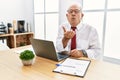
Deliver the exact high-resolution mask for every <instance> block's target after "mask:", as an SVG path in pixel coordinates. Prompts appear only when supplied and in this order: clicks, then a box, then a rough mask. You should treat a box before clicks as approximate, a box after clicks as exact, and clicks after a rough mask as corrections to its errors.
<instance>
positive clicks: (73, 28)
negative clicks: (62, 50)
mask: <svg viewBox="0 0 120 80" xmlns="http://www.w3.org/2000/svg"><path fill="white" fill-rule="evenodd" d="M71 29H72V30H73V31H75V29H76V27H71ZM75 48H76V34H75V35H74V37H73V38H72V39H71V50H73V49H75Z"/></svg>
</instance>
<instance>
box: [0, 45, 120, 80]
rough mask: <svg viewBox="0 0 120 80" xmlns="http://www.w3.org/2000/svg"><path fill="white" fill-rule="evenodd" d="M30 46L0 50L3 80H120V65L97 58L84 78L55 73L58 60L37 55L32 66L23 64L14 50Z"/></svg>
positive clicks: (0, 76)
mask: <svg viewBox="0 0 120 80" xmlns="http://www.w3.org/2000/svg"><path fill="white" fill-rule="evenodd" d="M28 47H31V46H25V47H19V48H15V49H11V50H7V51H0V79H1V80H120V65H115V64H111V63H107V62H100V61H96V60H91V64H90V66H89V68H88V71H87V73H86V75H85V77H84V78H80V77H76V76H70V75H65V74H60V73H54V72H52V70H53V69H55V68H56V66H55V64H56V63H58V62H55V61H52V60H49V59H45V58H42V57H36V59H35V63H34V64H33V65H32V66H23V65H22V63H21V60H20V59H19V54H16V53H15V52H14V50H20V49H24V48H28Z"/></svg>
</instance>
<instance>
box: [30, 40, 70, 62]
mask: <svg viewBox="0 0 120 80" xmlns="http://www.w3.org/2000/svg"><path fill="white" fill-rule="evenodd" d="M30 42H31V44H32V47H33V50H34V52H35V54H36V56H40V57H44V58H47V59H51V60H54V61H61V60H64V59H66V58H68V57H69V55H68V54H67V53H68V51H63V52H56V50H55V46H54V43H53V42H52V41H48V40H41V39H35V38H30Z"/></svg>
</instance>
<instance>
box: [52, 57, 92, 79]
mask: <svg viewBox="0 0 120 80" xmlns="http://www.w3.org/2000/svg"><path fill="white" fill-rule="evenodd" d="M90 63H91V61H90V60H83V59H74V58H67V59H66V60H65V61H64V62H62V63H61V64H57V68H55V69H54V70H53V72H58V73H63V74H69V75H75V76H79V77H84V76H85V74H86V72H87V69H88V67H89V65H90Z"/></svg>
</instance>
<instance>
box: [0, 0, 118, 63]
mask: <svg viewBox="0 0 120 80" xmlns="http://www.w3.org/2000/svg"><path fill="white" fill-rule="evenodd" d="M70 1H76V2H78V3H80V4H81V5H82V7H83V13H84V17H83V22H84V23H88V24H90V25H92V26H93V27H95V28H96V29H97V31H98V33H99V38H100V43H101V48H102V52H103V54H102V55H103V60H105V61H109V62H113V63H117V64H120V48H119V44H120V31H119V30H120V22H119V19H120V5H119V2H118V0H1V1H0V6H1V7H0V10H1V11H0V13H1V15H0V21H4V22H5V23H7V22H12V21H13V20H15V19H16V20H19V19H22V20H26V21H27V22H29V23H30V25H31V29H32V31H33V32H34V33H35V38H38V39H46V40H51V41H53V42H54V44H55V42H56V37H57V31H58V26H59V25H60V24H61V23H63V22H66V21H67V20H66V16H65V13H66V7H67V6H68V5H69V2H70Z"/></svg>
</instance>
